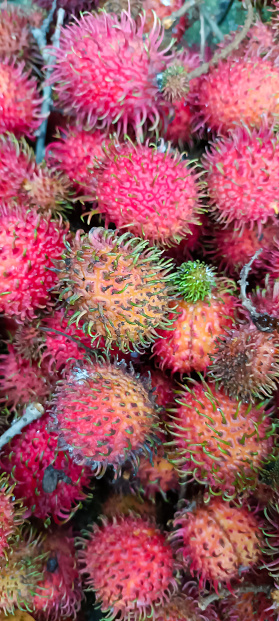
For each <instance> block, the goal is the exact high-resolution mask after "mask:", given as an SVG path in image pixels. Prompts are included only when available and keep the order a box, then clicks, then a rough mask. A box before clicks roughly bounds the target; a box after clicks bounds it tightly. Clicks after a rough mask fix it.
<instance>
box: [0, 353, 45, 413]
mask: <svg viewBox="0 0 279 621" xmlns="http://www.w3.org/2000/svg"><path fill="white" fill-rule="evenodd" d="M50 391H51V383H50V380H49V378H48V377H47V376H45V374H44V373H43V372H42V370H41V369H40V368H39V367H38V365H37V364H36V363H35V362H32V361H31V360H27V359H26V358H24V357H23V356H21V355H20V354H19V353H17V351H16V349H15V347H14V346H13V345H11V344H8V353H7V354H1V355H0V403H1V405H4V406H5V407H10V408H11V409H12V410H16V409H18V408H19V407H23V406H25V405H27V404H28V403H30V402H32V401H35V402H39V403H44V402H45V400H46V398H47V397H48V396H49V394H50Z"/></svg>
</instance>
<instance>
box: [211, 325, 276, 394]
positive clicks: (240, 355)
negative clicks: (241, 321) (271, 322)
mask: <svg viewBox="0 0 279 621" xmlns="http://www.w3.org/2000/svg"><path fill="white" fill-rule="evenodd" d="M209 375H210V376H211V377H213V379H215V380H217V381H218V383H220V384H221V385H222V386H223V387H224V390H225V392H226V393H227V394H229V395H230V396H231V397H235V398H237V399H241V401H244V402H246V403H247V402H249V401H254V400H255V399H254V398H255V397H259V398H261V397H270V396H271V395H272V393H273V391H274V390H276V388H277V383H278V381H279V380H278V381H277V378H278V377H279V337H278V335H276V334H275V333H265V332H260V331H259V330H258V329H257V328H256V327H255V326H254V324H252V325H247V326H240V327H239V328H237V329H233V330H230V331H229V332H228V333H227V334H226V335H224V336H222V337H221V338H220V339H219V340H218V342H217V343H216V350H215V351H214V352H213V354H212V366H211V369H210V371H209Z"/></svg>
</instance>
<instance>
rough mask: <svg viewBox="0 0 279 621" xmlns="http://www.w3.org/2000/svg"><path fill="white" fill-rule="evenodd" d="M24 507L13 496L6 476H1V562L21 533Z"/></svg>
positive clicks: (11, 487)
mask: <svg viewBox="0 0 279 621" xmlns="http://www.w3.org/2000/svg"><path fill="white" fill-rule="evenodd" d="M22 513H23V510H22V506H21V503H18V502H17V501H16V500H15V498H14V495H13V486H9V484H8V481H7V477H6V475H5V474H1V475H0V562H1V560H2V558H3V557H6V556H7V551H8V550H9V548H10V545H12V544H13V543H15V541H16V540H17V538H18V536H19V533H17V532H16V531H17V528H18V526H19V525H20V524H21V523H22V522H23V518H22Z"/></svg>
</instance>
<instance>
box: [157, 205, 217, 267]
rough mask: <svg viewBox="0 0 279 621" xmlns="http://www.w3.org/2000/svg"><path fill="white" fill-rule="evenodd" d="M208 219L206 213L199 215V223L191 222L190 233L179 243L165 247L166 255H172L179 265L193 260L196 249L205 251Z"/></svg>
mask: <svg viewBox="0 0 279 621" xmlns="http://www.w3.org/2000/svg"><path fill="white" fill-rule="evenodd" d="M207 229H208V219H207V217H206V215H205V214H204V213H202V214H200V216H199V223H198V224H189V231H190V232H189V234H188V235H186V237H183V239H182V240H181V242H180V243H179V244H176V245H175V246H170V247H169V248H166V249H165V251H164V252H165V256H166V257H170V258H171V259H173V260H174V261H175V263H176V264H177V265H181V263H184V262H185V261H192V260H193V254H194V252H196V251H201V252H204V243H203V241H204V239H203V238H204V236H206V234H207Z"/></svg>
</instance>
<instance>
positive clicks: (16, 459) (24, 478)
mask: <svg viewBox="0 0 279 621" xmlns="http://www.w3.org/2000/svg"><path fill="white" fill-rule="evenodd" d="M49 422H50V421H49V418H48V417H47V416H46V415H43V416H42V418H41V419H39V420H37V421H35V422H33V423H31V424H30V425H28V427H26V428H25V429H23V431H22V432H21V434H20V435H17V436H15V437H14V438H13V439H12V440H11V442H10V443H9V444H8V445H6V446H5V447H4V449H3V452H2V453H1V458H0V463H1V467H2V469H3V470H5V472H7V473H8V474H10V477H11V480H12V481H13V482H14V483H15V487H14V490H13V493H14V495H15V497H16V498H23V499H24V505H25V506H26V507H27V511H26V514H25V517H28V516H29V515H34V516H36V517H38V518H40V519H42V520H46V519H47V518H48V517H49V516H52V517H53V519H54V520H55V521H56V522H58V521H59V520H65V519H68V518H69V517H70V516H71V515H72V513H73V511H75V510H77V509H78V508H79V503H80V501H82V500H83V499H84V498H85V497H86V495H85V493H84V492H83V488H84V487H88V485H89V483H90V472H89V470H87V469H85V468H83V467H81V466H79V465H77V464H75V463H74V462H73V460H72V458H71V456H70V455H69V454H65V453H64V452H63V451H62V450H61V449H60V447H59V446H58V436H57V434H56V433H53V432H51V433H49V432H48V431H47V425H48V423H49Z"/></svg>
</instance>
